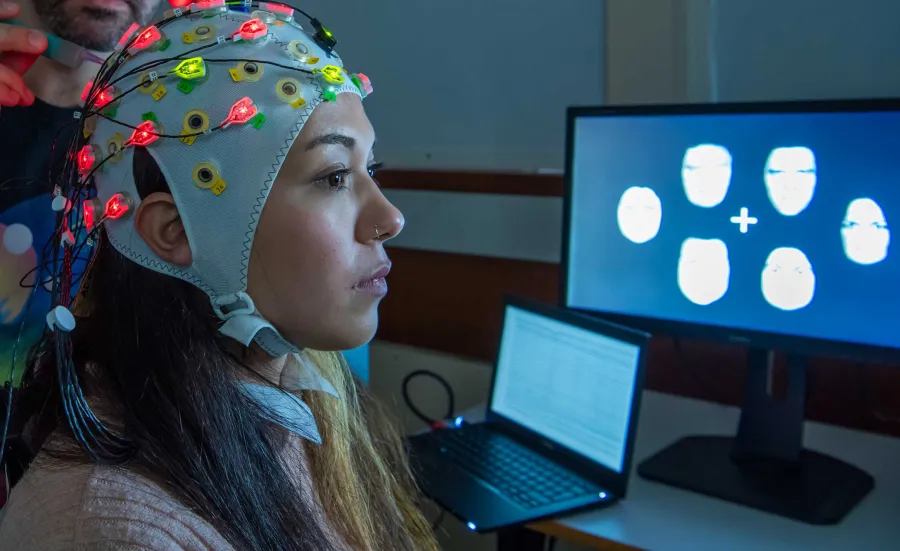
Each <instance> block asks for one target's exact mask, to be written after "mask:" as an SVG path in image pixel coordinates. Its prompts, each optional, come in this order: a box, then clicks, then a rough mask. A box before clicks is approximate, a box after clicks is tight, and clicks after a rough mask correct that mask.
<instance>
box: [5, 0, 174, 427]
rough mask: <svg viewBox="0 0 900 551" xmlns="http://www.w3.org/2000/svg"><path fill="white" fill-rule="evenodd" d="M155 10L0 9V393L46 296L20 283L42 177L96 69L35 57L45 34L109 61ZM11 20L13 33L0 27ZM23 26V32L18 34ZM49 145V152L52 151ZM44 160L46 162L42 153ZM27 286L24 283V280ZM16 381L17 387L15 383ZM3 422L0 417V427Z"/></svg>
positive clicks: (38, 323) (108, 3) (71, 5)
mask: <svg viewBox="0 0 900 551" xmlns="http://www.w3.org/2000/svg"><path fill="white" fill-rule="evenodd" d="M159 3H160V0H16V2H14V3H12V2H10V1H9V0H0V387H2V385H3V383H5V382H6V380H7V378H8V377H7V375H8V370H9V368H10V365H11V360H12V357H11V356H12V350H13V346H14V345H15V342H16V339H17V336H18V334H19V327H20V325H21V324H22V322H23V319H24V318H25V316H26V315H27V318H28V319H24V321H25V326H24V327H25V331H24V333H23V334H22V338H21V339H19V343H18V345H17V346H16V348H17V350H18V354H17V360H16V366H17V367H16V369H17V371H18V373H19V374H21V366H22V365H23V364H22V361H21V360H22V359H23V358H24V356H25V354H26V353H27V350H28V349H29V347H30V346H31V345H32V344H33V343H34V342H35V341H36V339H37V338H38V337H39V336H40V333H41V332H42V330H43V327H44V323H43V319H44V316H45V314H46V311H47V309H48V308H49V302H48V296H47V293H37V294H36V295H35V303H34V304H33V305H32V307H31V308H30V312H29V313H28V314H25V310H26V308H25V306H26V302H27V299H28V296H29V291H30V289H27V288H23V287H21V286H20V285H19V282H20V280H21V279H22V277H23V276H24V275H25V274H26V273H28V272H29V271H30V270H32V269H33V268H34V267H35V266H37V264H38V263H40V262H43V259H42V258H41V257H42V251H43V248H44V244H45V243H46V242H47V240H48V239H49V238H50V236H51V235H52V232H53V225H54V223H55V216H54V213H53V211H52V210H51V209H50V194H51V193H52V184H51V182H50V181H49V173H50V169H51V168H58V167H59V163H60V162H61V161H62V160H63V151H65V150H66V148H67V146H66V144H67V143H68V142H69V140H70V139H71V137H72V135H73V134H72V133H73V131H74V129H75V125H73V124H72V123H73V121H74V120H75V119H74V117H73V114H74V108H75V107H76V106H77V105H78V103H79V102H80V101H81V98H80V96H81V92H82V90H83V89H84V86H85V84H86V83H87V82H88V81H90V80H92V79H93V78H94V76H95V75H96V72H97V70H98V69H99V65H96V64H92V63H84V64H83V65H82V66H81V67H79V68H77V69H70V68H68V67H64V66H62V65H60V64H58V63H56V62H54V61H52V60H49V59H47V58H44V57H38V56H39V54H40V53H41V52H43V51H44V50H45V49H46V48H47V39H46V37H45V35H44V34H43V33H48V32H49V33H52V34H55V35H57V36H59V37H60V38H63V39H65V40H68V41H69V42H73V43H75V44H78V45H79V46H82V47H85V48H87V49H89V50H93V51H94V52H96V53H98V54H99V55H101V56H102V57H106V56H107V55H108V54H107V52H111V51H112V49H113V48H114V47H115V45H116V43H117V42H118V41H119V38H121V36H122V34H124V33H125V31H126V30H128V27H129V26H131V24H132V23H134V22H138V23H140V24H142V25H144V24H148V23H149V22H150V21H151V19H152V18H153V15H154V13H155V12H156V9H157V7H158V6H159ZM12 19H15V20H16V21H17V22H18V23H19V24H20V25H18V26H13V25H9V24H5V23H4V21H8V20H12ZM23 25H24V27H23ZM54 143H56V144H57V145H56V147H55V149H54ZM51 151H52V153H51ZM26 281H28V282H30V280H26ZM17 378H18V377H17ZM3 414H5V411H4V412H0V422H2V420H3Z"/></svg>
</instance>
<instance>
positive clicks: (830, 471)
mask: <svg viewBox="0 0 900 551" xmlns="http://www.w3.org/2000/svg"><path fill="white" fill-rule="evenodd" d="M769 358H770V352H769V351H768V350H766V349H756V348H751V349H750V350H749V351H748V358H747V385H746V394H745V395H744V404H743V411H742V412H741V419H740V424H739V426H738V432H737V436H736V437H724V436H689V437H686V438H683V439H681V440H679V441H678V442H675V443H674V444H672V445H671V446H669V447H668V448H666V449H664V450H662V451H661V452H659V453H657V454H656V455H654V456H652V457H650V458H649V459H647V460H646V461H644V462H643V463H641V465H640V466H638V474H640V475H641V476H642V477H644V478H646V479H649V480H654V481H657V482H662V483H663V484H669V485H671V486H676V487H679V488H682V489H685V490H691V491H694V492H699V493H702V494H706V495H709V496H713V497H718V498H721V499H724V500H727V501H731V502H734V503H738V504H741V505H745V506H748V507H753V508H756V509H760V510H762V511H766V512H769V513H773V514H775V515H780V516H783V517H788V518H792V519H795V520H799V521H802V522H807V523H810V524H837V523H838V522H840V521H841V519H843V518H844V516H845V515H846V514H847V513H849V512H850V511H851V510H852V509H853V508H854V507H855V506H856V504H857V503H859V501H860V500H862V498H863V497H865V496H866V494H868V493H869V491H871V490H872V488H874V486H875V481H874V479H873V478H872V476H871V475H869V474H868V473H866V472H865V471H863V470H861V469H859V468H857V467H855V466H853V465H850V464H848V463H845V462H843V461H841V460H839V459H835V458H833V457H830V456H827V455H824V454H821V453H817V452H814V451H810V450H805V449H803V416H804V405H805V399H806V358H805V357H803V356H793V355H791V356H788V388H787V395H786V396H785V398H784V399H782V400H778V399H776V398H773V397H772V395H771V393H770V392H769V380H770V370H769Z"/></svg>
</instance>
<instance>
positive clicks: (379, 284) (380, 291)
mask: <svg viewBox="0 0 900 551" xmlns="http://www.w3.org/2000/svg"><path fill="white" fill-rule="evenodd" d="M390 272H391V264H390V263H387V264H384V265H382V266H381V267H380V268H378V269H377V270H376V271H375V272H374V273H372V275H370V276H368V277H367V278H366V279H364V280H362V281H360V282H359V283H357V284H356V285H354V286H353V289H354V290H356V291H361V292H363V293H367V294H371V295H376V296H384V295H386V294H387V291H388V286H387V276H388V274H389V273H390Z"/></svg>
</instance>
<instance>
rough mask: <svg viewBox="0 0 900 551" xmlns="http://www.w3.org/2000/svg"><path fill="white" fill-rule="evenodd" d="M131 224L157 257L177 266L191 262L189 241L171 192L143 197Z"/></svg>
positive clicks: (187, 264)
mask: <svg viewBox="0 0 900 551" xmlns="http://www.w3.org/2000/svg"><path fill="white" fill-rule="evenodd" d="M134 227H135V229H136V230H137V232H138V235H140V236H141V238H143V240H144V241H145V242H146V243H147V245H149V246H150V248H151V249H152V250H153V252H154V253H156V255H157V256H158V257H160V258H161V259H163V260H165V261H166V262H168V263H169V264H174V265H176V266H185V267H187V266H190V265H191V262H192V261H193V260H192V254H191V244H190V243H188V238H187V233H186V232H185V231H184V224H182V223H181V215H180V214H178V207H176V206H175V200H174V199H173V198H172V195H171V194H169V193H162V192H156V193H151V194H150V195H148V196H147V197H145V198H144V199H142V200H141V204H140V205H139V206H138V208H137V212H135V213H134Z"/></svg>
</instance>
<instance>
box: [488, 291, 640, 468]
mask: <svg viewBox="0 0 900 551" xmlns="http://www.w3.org/2000/svg"><path fill="white" fill-rule="evenodd" d="M639 355H640V348H639V347H638V346H637V345H634V344H631V343H628V342H623V341H620V340H618V339H614V338H611V337H607V336H605V335H599V334H597V333H594V332H592V331H588V330H586V329H582V328H580V327H577V326H574V325H570V324H568V323H564V322H561V321H557V320H554V319H551V318H547V317H544V316H541V315H539V314H535V313H532V312H528V311H525V310H522V309H520V308H516V307H513V306H507V307H506V319H505V322H504V324H503V336H502V338H501V341H500V354H499V358H498V361H497V373H496V374H495V381H494V390H493V394H492V396H491V410H492V411H493V412H494V413H498V414H500V415H502V416H504V417H506V418H507V419H510V420H512V421H515V422H516V423H518V424H520V425H522V426H524V427H526V428H528V429H530V430H532V431H535V432H537V433H538V434H540V435H541V436H543V437H544V438H547V439H549V440H552V441H554V442H556V443H558V444H561V445H563V446H565V447H567V448H569V449H571V450H573V451H575V452H577V453H579V454H581V455H583V456H585V457H588V458H590V459H592V460H594V461H596V462H598V463H600V464H601V465H603V466H605V467H607V468H609V469H612V470H614V471H616V472H621V471H622V464H623V462H624V459H625V444H626V440H627V437H628V422H629V418H630V415H631V402H632V398H633V396H634V383H635V376H636V375H637V366H638V357H639Z"/></svg>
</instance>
